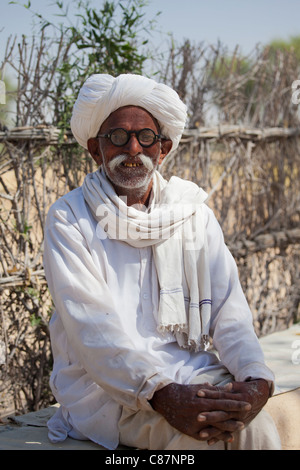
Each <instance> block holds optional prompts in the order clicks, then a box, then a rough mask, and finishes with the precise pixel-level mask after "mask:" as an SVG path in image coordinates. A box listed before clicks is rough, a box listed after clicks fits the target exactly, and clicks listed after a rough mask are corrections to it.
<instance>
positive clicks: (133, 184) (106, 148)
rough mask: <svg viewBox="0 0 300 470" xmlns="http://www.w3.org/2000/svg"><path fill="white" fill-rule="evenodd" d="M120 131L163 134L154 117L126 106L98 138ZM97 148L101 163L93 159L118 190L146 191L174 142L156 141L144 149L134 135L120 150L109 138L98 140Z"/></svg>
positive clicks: (114, 115) (103, 126)
mask: <svg viewBox="0 0 300 470" xmlns="http://www.w3.org/2000/svg"><path fill="white" fill-rule="evenodd" d="M118 128H122V129H125V130H127V131H136V132H138V131H140V130H141V129H151V130H153V131H154V133H155V134H159V133H160V130H159V127H158V125H157V123H156V121H155V120H154V119H153V117H152V116H151V114H149V113H148V112H147V111H146V110H144V109H143V108H139V107H135V106H125V107H122V108H119V109H117V110H116V111H114V112H113V113H112V114H111V115H110V116H109V117H108V118H107V119H106V121H104V123H103V124H102V126H101V128H100V130H99V135H100V134H101V135H103V134H109V133H110V132H112V131H113V130H114V129H118ZM167 142H168V143H169V144H167ZM98 145H99V156H98V159H96V158H95V155H93V158H94V159H95V160H96V161H97V163H98V164H102V165H103V167H104V170H105V172H106V174H107V176H108V178H109V179H110V181H111V182H112V183H113V185H114V186H115V187H118V188H126V189H140V190H145V191H146V190H147V188H148V187H149V184H150V182H151V181H152V176H153V173H154V171H155V170H156V168H157V166H158V165H159V164H160V163H161V162H162V160H163V159H164V157H165V155H166V154H167V153H168V151H169V149H170V146H171V142H170V141H162V142H161V141H155V143H154V144H153V145H151V146H150V147H143V146H142V145H141V144H140V143H139V141H138V139H137V136H136V135H135V134H131V136H130V138H129V141H128V142H127V143H126V144H124V145H122V146H121V147H119V146H115V145H114V144H113V143H112V142H111V141H110V139H109V138H107V137H99V138H98ZM166 147H167V150H166Z"/></svg>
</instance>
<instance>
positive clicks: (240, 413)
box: [150, 379, 269, 445]
mask: <svg viewBox="0 0 300 470" xmlns="http://www.w3.org/2000/svg"><path fill="white" fill-rule="evenodd" d="M268 398H269V384H268V382H267V381H266V380H264V379H257V380H252V381H249V382H231V383H229V384H227V385H225V386H224V387H217V386H213V385H210V384H207V383H205V384H197V385H180V384H176V383H171V384H169V385H167V386H165V387H164V388H162V389H160V390H158V391H157V392H155V394H154V396H153V398H152V399H151V400H150V403H151V405H152V407H153V408H154V409H155V410H156V411H157V412H158V413H160V414H161V415H162V416H164V418H165V419H166V420H167V421H168V423H169V424H171V426H173V427H174V428H176V429H178V430H179V431H180V432H182V433H184V434H187V435H189V436H191V437H193V438H195V439H198V440H200V441H207V443H208V445H212V444H215V443H216V442H217V441H220V440H222V441H224V442H232V441H233V440H234V433H235V432H237V431H241V430H242V429H243V428H244V427H245V426H246V425H247V424H248V423H249V422H250V421H252V419H253V418H254V417H255V416H256V415H257V414H258V413H259V412H260V410H261V409H262V408H263V406H264V405H265V404H266V402H267V401H268Z"/></svg>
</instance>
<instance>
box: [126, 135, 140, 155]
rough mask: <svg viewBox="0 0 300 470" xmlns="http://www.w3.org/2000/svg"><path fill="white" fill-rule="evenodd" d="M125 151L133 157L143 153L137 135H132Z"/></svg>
mask: <svg viewBox="0 0 300 470" xmlns="http://www.w3.org/2000/svg"><path fill="white" fill-rule="evenodd" d="M124 150H125V151H126V152H127V153H128V154H129V155H131V156H132V157H134V156H135V155H138V154H140V153H143V147H142V146H141V144H140V143H139V141H138V139H137V137H136V135H135V134H131V136H130V138H129V140H128V142H127V144H126V145H124Z"/></svg>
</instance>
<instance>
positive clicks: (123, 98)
mask: <svg viewBox="0 0 300 470" xmlns="http://www.w3.org/2000/svg"><path fill="white" fill-rule="evenodd" d="M129 105H132V106H139V107H141V108H144V109H145V110H146V111H148V112H149V113H150V114H151V115H152V116H153V117H154V118H155V119H156V120H157V121H158V123H159V125H160V130H161V134H162V135H163V136H164V137H166V138H168V139H170V140H171V141H172V151H173V150H175V149H176V148H177V147H178V144H179V142H180V139H181V135H182V132H183V130H184V126H185V122H186V117H187V110H186V105H185V104H184V103H183V102H182V101H181V99H180V98H179V96H178V94H177V93H176V92H175V91H174V90H172V88H170V87H169V86H167V85H165V84H162V83H157V82H156V81H155V80H152V79H150V78H146V77H143V76H141V75H133V74H122V75H119V76H118V77H116V78H114V77H112V76H111V75H108V74H94V75H92V76H91V77H89V78H88V79H87V80H86V82H85V83H84V84H83V86H82V88H81V90H80V92H79V95H78V98H77V100H76V102H75V104H74V108H73V114H72V119H71V129H72V132H73V135H74V137H75V139H76V140H77V142H78V143H79V144H80V145H81V146H82V147H84V148H86V149H87V141H88V139H90V138H92V137H96V136H97V134H98V132H99V129H100V127H101V125H102V123H103V122H104V121H105V120H106V119H107V118H108V116H109V115H110V114H111V113H112V112H113V111H116V110H117V109H119V108H121V107H123V106H129Z"/></svg>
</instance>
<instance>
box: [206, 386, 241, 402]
mask: <svg viewBox="0 0 300 470" xmlns="http://www.w3.org/2000/svg"><path fill="white" fill-rule="evenodd" d="M231 390H232V389H231ZM231 390H230V389H226V390H223V389H218V388H215V389H201V390H198V392H197V396H198V397H199V398H204V397H205V398H212V399H219V400H220V399H226V400H244V399H245V397H244V396H243V395H242V394H241V393H234V394H233V393H232V391H231Z"/></svg>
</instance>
